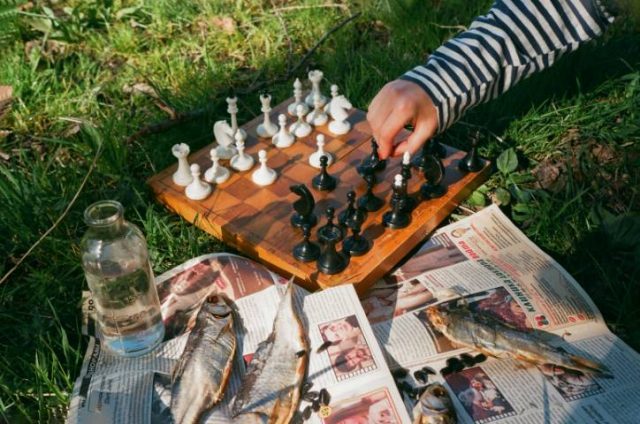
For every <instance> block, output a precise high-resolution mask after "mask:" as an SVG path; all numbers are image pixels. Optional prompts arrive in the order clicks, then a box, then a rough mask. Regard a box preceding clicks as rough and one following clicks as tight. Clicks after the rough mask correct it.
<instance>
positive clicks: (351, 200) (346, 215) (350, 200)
mask: <svg viewBox="0 0 640 424" xmlns="http://www.w3.org/2000/svg"><path fill="white" fill-rule="evenodd" d="M355 211H356V192H355V191H353V190H351V191H350V192H348V193H347V207H346V208H345V209H344V210H343V211H342V212H340V214H339V215H338V223H339V224H340V225H342V226H343V227H345V226H346V225H347V221H348V220H349V219H350V218H351V215H353V213H354V212H355Z"/></svg>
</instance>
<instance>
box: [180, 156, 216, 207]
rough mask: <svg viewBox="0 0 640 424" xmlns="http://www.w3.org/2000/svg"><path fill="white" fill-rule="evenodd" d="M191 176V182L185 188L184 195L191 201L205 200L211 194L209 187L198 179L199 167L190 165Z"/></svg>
mask: <svg viewBox="0 0 640 424" xmlns="http://www.w3.org/2000/svg"><path fill="white" fill-rule="evenodd" d="M191 176H192V177H193V181H191V183H190V184H189V185H188V186H187V188H186V189H185V191H184V194H186V195H187V197H188V198H189V199H191V200H202V199H206V198H207V196H209V195H210V194H211V186H210V185H209V184H207V183H205V182H204V181H202V180H201V179H200V165H198V164H197V163H194V164H192V165H191Z"/></svg>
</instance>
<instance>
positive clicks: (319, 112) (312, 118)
mask: <svg viewBox="0 0 640 424" xmlns="http://www.w3.org/2000/svg"><path fill="white" fill-rule="evenodd" d="M328 120H329V116H327V114H326V113H325V111H324V109H322V102H321V101H320V96H319V95H318V94H317V93H316V94H315V95H314V96H313V111H311V113H309V114H308V115H307V122H308V123H310V124H311V125H313V126H314V127H319V126H320V125H324V124H326V123H327V121H328Z"/></svg>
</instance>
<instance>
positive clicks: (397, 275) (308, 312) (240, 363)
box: [67, 206, 640, 424]
mask: <svg viewBox="0 0 640 424" xmlns="http://www.w3.org/2000/svg"><path fill="white" fill-rule="evenodd" d="M156 281H157V284H158V293H159V295H160V299H161V303H162V312H163V318H164V321H165V325H166V329H167V335H166V338H165V341H164V342H163V344H162V345H161V346H160V347H159V348H158V349H156V350H155V351H154V352H152V353H150V354H148V355H146V356H143V357H140V358H133V359H127V358H121V357H117V356H114V355H111V354H110V353H109V352H107V351H105V350H103V349H102V348H101V345H100V343H99V339H98V338H96V337H95V325H94V321H93V308H92V302H91V298H90V295H89V293H86V295H85V299H84V302H83V312H84V317H85V326H84V328H83V330H84V331H85V333H86V334H87V335H88V336H89V337H90V339H89V346H88V349H87V353H86V355H85V359H84V363H83V366H82V369H81V372H80V376H79V377H78V379H77V381H76V383H75V386H74V390H73V394H72V399H71V405H70V408H69V413H68V417H67V421H68V422H69V423H156V422H157V423H161V422H170V416H171V411H170V406H169V405H170V397H171V395H170V394H171V372H172V369H173V367H174V365H175V364H176V362H177V360H178V358H179V357H180V355H181V353H182V350H183V349H184V346H185V343H186V337H187V334H185V331H184V329H185V326H186V323H187V321H188V320H189V318H190V317H191V316H192V314H193V313H194V311H196V310H197V306H198V305H199V304H200V303H201V302H202V299H203V298H204V296H205V295H206V294H208V293H210V292H211V291H212V290H216V291H218V292H223V293H225V294H226V295H227V296H228V297H229V298H230V299H232V300H233V301H234V302H235V304H236V306H237V309H238V313H239V315H240V317H241V321H242V323H243V326H244V328H243V329H242V331H240V334H239V337H240V339H241V343H240V348H239V349H238V354H237V357H236V358H235V362H234V369H233V371H232V374H231V375H232V376H231V379H230V382H229V386H228V387H227V389H226V392H225V395H224V399H223V400H222V402H221V404H219V405H218V406H216V407H215V408H213V409H212V411H210V412H209V413H208V414H207V415H205V417H204V418H203V420H202V422H206V423H228V422H232V419H231V418H230V414H229V405H230V401H231V400H232V399H233V397H234V395H235V394H236V393H237V392H238V389H239V385H240V380H241V375H242V373H243V372H244V368H245V364H246V363H247V362H248V361H249V359H250V358H251V355H252V354H253V352H255V350H256V348H257V345H258V343H260V342H261V341H262V340H264V339H266V338H267V336H268V335H269V333H270V332H271V326H272V323H273V319H274V317H275V314H276V309H277V305H278V299H279V290H280V289H281V288H282V286H284V285H285V284H286V280H284V279H283V278H282V277H280V276H278V275H276V274H274V273H272V272H270V271H268V270H267V269H266V268H264V267H263V266H262V265H259V264H257V263H255V262H253V261H251V260H249V259H245V258H242V257H239V256H235V255H231V254H224V253H222V254H212V255H205V256H201V257H198V258H195V259H192V260H190V261H188V262H186V263H184V264H182V265H180V266H178V267H176V268H175V269H173V270H171V271H169V272H167V273H165V274H163V275H161V276H159V277H158V278H156ZM460 296H462V297H463V298H464V299H465V301H466V304H467V305H468V308H469V309H471V310H472V311H477V312H483V313H487V314H491V315H493V316H494V317H495V318H497V319H500V320H502V321H504V322H505V323H508V324H509V325H510V326H512V327H515V328H519V329H522V330H527V329H537V330H543V331H544V332H546V333H547V334H549V335H550V336H554V337H553V339H550V340H553V341H552V343H556V344H558V345H559V347H561V348H563V349H565V350H566V351H568V352H570V353H574V354H579V355H581V356H584V357H587V358H590V359H592V360H597V361H599V362H601V363H603V364H604V365H606V366H607V368H608V369H609V370H610V375H607V376H602V377H600V376H597V375H596V376H594V375H581V374H577V373H571V372H566V370H564V369H563V368H560V367H555V366H546V365H540V366H535V365H529V364H523V363H522V362H518V361H515V360H513V359H508V358H489V359H486V360H484V361H482V362H477V363H472V364H471V365H469V364H467V367H465V368H464V369H462V370H457V372H451V366H450V365H451V364H452V361H454V360H455V359H457V358H460V357H461V355H462V357H463V358H464V357H465V356H466V358H470V357H472V356H470V355H469V353H472V354H474V355H475V353H473V352H471V351H470V350H469V349H461V348H460V347H459V346H456V345H455V344H453V343H452V342H451V341H449V340H448V339H447V338H445V337H444V336H443V335H442V334H440V333H438V332H437V331H436V330H435V329H434V328H433V327H432V325H431V324H430V322H429V320H428V319H427V317H426V313H425V310H426V309H427V308H428V307H430V306H432V305H435V304H440V305H446V304H447V303H448V302H455V301H458V300H453V299H452V297H458V298H459V297H460ZM295 301H296V307H297V308H298V310H299V311H300V313H301V316H302V320H303V322H304V325H305V327H306V331H307V337H308V340H309V344H310V347H311V354H310V357H309V368H308V372H307V381H308V382H311V383H313V388H314V390H319V389H320V388H325V389H326V390H327V391H328V392H329V393H330V395H331V400H330V404H329V408H323V409H322V414H319V413H313V414H312V415H311V417H310V418H309V419H308V421H309V422H311V423H323V424H339V423H341V424H346V423H411V422H412V418H411V410H412V408H413V402H415V398H414V397H413V396H411V395H409V394H407V393H406V390H404V388H406V387H411V386H413V387H417V386H421V385H424V383H425V382H424V370H433V371H435V374H434V375H429V381H430V382H435V381H438V382H441V383H442V384H444V386H445V387H446V388H447V390H448V391H449V394H450V395H451V397H452V400H453V403H454V406H455V409H456V413H457V417H458V421H459V422H461V423H488V422H504V423H540V422H545V423H636V422H638V417H639V416H640V383H639V382H640V355H639V354H638V353H637V352H635V351H634V350H633V349H631V348H630V347H629V346H627V345H626V344H625V343H624V342H623V341H621V340H620V339H619V338H617V337H616V336H615V335H613V334H612V333H611V332H610V331H609V330H608V329H607V327H606V325H605V323H604V321H603V319H602V316H601V314H600V312H599V311H598V309H597V308H596V306H595V304H594V303H593V302H592V300H591V299H590V298H589V297H588V296H587V294H586V293H585V292H584V291H583V290H582V288H581V287H580V286H579V285H578V283H577V282H576V281H575V280H574V279H573V278H572V277H571V276H570V275H569V274H568V273H567V272H566V271H565V270H564V269H563V268H562V267H561V266H560V265H559V264H557V263H556V262H555V261H554V260H553V259H552V258H551V257H549V256H548V255H547V254H545V253H544V252H542V251H541V250H540V249H539V248H538V247H537V246H535V245H534V244H533V243H532V242H531V241H530V240H528V239H527V238H526V237H525V236H524V235H523V234H522V233H521V232H520V231H519V230H518V229H517V228H516V227H515V226H514V225H513V224H512V223H511V221H510V220H509V219H508V218H507V217H506V216H504V215H503V214H502V212H501V211H500V209H499V208H497V207H495V206H492V207H489V208H486V209H484V210H483V211H481V212H479V213H477V214H475V215H473V216H471V217H468V218H466V219H463V220H461V221H459V222H457V223H455V224H452V225H449V226H446V227H444V228H442V229H440V230H439V231H437V232H436V233H435V234H434V235H433V236H432V237H431V238H430V239H429V240H427V241H426V243H425V244H424V245H423V246H422V248H421V249H420V250H419V251H418V252H417V253H416V254H415V255H413V256H412V257H411V258H409V259H408V260H407V261H406V262H405V263H404V264H402V265H401V266H399V267H398V268H397V269H396V270H395V271H394V272H392V273H391V274H389V275H388V276H387V277H385V278H384V279H382V280H381V281H379V282H378V283H377V284H375V285H374V286H373V287H372V289H371V290H370V291H369V292H368V293H367V294H366V295H365V296H364V297H363V299H361V300H359V299H358V297H357V296H356V293H355V290H354V289H353V287H352V286H351V285H345V286H340V287H335V288H331V289H328V290H324V291H321V292H316V293H309V292H307V291H305V290H304V289H302V288H299V287H296V291H295ZM327 342H332V343H327ZM327 345H329V347H328V348H325V349H322V347H323V346H327ZM401 370H407V371H409V372H404V371H401ZM416 371H417V373H416ZM392 372H393V375H396V377H397V380H395V381H394V378H393V376H392ZM420 372H422V373H423V376H420ZM417 376H420V377H422V378H416V377H417ZM398 387H400V388H401V389H403V390H402V392H401V391H400V390H399V389H398ZM307 406H309V402H307V401H305V400H303V401H302V402H301V405H300V408H299V409H300V410H301V411H302V410H303V409H305V408H306V407H307Z"/></svg>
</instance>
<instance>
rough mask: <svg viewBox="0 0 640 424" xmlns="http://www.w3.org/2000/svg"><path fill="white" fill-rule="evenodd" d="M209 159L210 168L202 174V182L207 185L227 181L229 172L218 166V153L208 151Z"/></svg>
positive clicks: (214, 150) (212, 150) (213, 150)
mask: <svg viewBox="0 0 640 424" xmlns="http://www.w3.org/2000/svg"><path fill="white" fill-rule="evenodd" d="M209 156H210V157H211V163H212V165H211V168H209V169H207V170H206V172H205V173H204V180H205V181H206V182H209V183H216V184H222V183H223V182H225V181H227V180H228V179H229V174H230V172H229V170H228V169H227V168H225V167H224V166H222V165H220V158H219V157H218V151H217V150H216V149H211V150H210V151H209Z"/></svg>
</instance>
